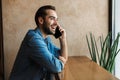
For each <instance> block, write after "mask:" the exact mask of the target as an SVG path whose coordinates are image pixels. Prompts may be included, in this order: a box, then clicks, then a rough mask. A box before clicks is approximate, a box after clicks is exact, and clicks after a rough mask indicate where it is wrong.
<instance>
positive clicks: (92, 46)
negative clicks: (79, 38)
mask: <svg viewBox="0 0 120 80" xmlns="http://www.w3.org/2000/svg"><path fill="white" fill-rule="evenodd" d="M119 36H120V34H118V35H117V37H116V39H115V40H114V41H112V44H111V42H110V41H111V40H112V37H111V33H109V34H108V35H107V36H106V38H105V39H104V38H103V36H100V38H99V42H100V49H99V48H98V45H97V42H96V40H95V37H94V35H92V33H90V40H89V39H88V36H87V35H86V40H87V44H88V48H89V52H90V56H91V59H92V60H93V61H95V62H96V63H97V64H99V65H100V66H102V67H103V68H105V69H106V70H107V71H109V72H111V73H112V71H113V68H114V64H115V57H116V55H117V54H118V53H119V51H120V49H118V43H119Z"/></svg>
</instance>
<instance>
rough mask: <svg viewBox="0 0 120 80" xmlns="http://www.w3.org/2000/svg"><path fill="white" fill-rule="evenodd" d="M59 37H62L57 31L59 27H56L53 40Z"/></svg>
mask: <svg viewBox="0 0 120 80" xmlns="http://www.w3.org/2000/svg"><path fill="white" fill-rule="evenodd" d="M61 35H62V33H61V32H60V31H59V27H57V28H56V30H55V34H54V36H55V38H59V37H60V36H61Z"/></svg>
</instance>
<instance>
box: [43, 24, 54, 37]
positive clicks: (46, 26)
mask: <svg viewBox="0 0 120 80" xmlns="http://www.w3.org/2000/svg"><path fill="white" fill-rule="evenodd" d="M43 31H44V32H45V33H46V34H48V35H53V34H54V33H53V32H52V31H51V30H50V28H49V27H48V25H47V23H46V22H44V23H43Z"/></svg>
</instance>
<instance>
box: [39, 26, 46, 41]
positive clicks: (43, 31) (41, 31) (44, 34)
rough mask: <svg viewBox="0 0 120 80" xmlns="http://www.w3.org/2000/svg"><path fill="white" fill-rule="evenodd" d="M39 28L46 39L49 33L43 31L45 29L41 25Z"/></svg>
mask: <svg viewBox="0 0 120 80" xmlns="http://www.w3.org/2000/svg"><path fill="white" fill-rule="evenodd" d="M38 28H39V30H40V32H41V34H42V36H43V38H44V39H45V38H46V37H47V36H48V35H47V34H46V33H45V32H44V31H43V29H41V27H38Z"/></svg>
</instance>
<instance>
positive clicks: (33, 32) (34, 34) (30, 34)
mask: <svg viewBox="0 0 120 80" xmlns="http://www.w3.org/2000/svg"><path fill="white" fill-rule="evenodd" d="M25 37H26V39H27V40H29V41H30V40H33V39H36V38H39V39H43V38H42V36H41V35H40V34H39V32H38V31H36V30H32V29H31V30H28V32H27V34H26V36H25Z"/></svg>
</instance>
